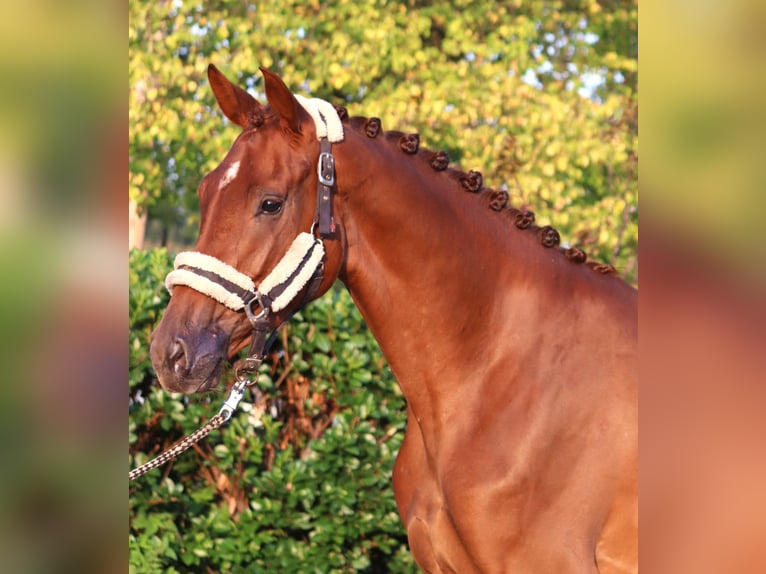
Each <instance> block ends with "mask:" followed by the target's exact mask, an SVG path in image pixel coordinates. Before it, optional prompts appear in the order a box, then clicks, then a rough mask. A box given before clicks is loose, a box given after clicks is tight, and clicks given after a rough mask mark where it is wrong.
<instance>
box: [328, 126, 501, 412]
mask: <svg viewBox="0 0 766 574" xmlns="http://www.w3.org/2000/svg"><path fill="white" fill-rule="evenodd" d="M336 155H337V158H338V160H337V161H338V163H337V166H338V167H337V170H338V182H339V183H338V185H339V199H340V205H339V207H340V208H341V209H342V213H340V217H341V219H342V225H343V228H344V236H345V240H346V242H347V247H346V264H345V268H344V270H343V271H342V273H341V280H342V281H343V282H344V283H345V285H346V286H347V288H348V289H349V291H350V293H351V296H352V298H353V299H354V301H355V303H356V305H357V307H358V308H359V310H360V311H361V313H362V315H363V317H364V318H365V320H366V321H367V324H368V326H369V327H370V329H371V331H372V333H373V335H374V336H375V338H376V340H377V341H378V343H379V344H380V347H381V349H382V351H383V353H384V355H385V356H386V358H387V359H388V361H389V363H390V365H391V367H392V369H393V371H394V374H395V375H396V377H397V379H398V381H399V383H400V385H401V386H402V390H403V392H404V394H405V396H407V399H408V401H409V402H410V404H411V406H414V407H416V406H417V404H418V403H421V404H422V405H424V406H423V407H422V408H421V411H423V410H428V409H431V408H432V407H433V406H434V404H433V403H434V401H433V395H434V392H433V391H434V389H433V385H432V383H433V379H434V378H435V377H438V376H439V372H440V369H443V370H444V371H445V373H446V372H447V371H449V372H451V373H453V374H454V373H456V372H457V371H458V369H457V368H456V365H455V360H456V357H458V356H475V355H476V353H477V352H478V351H479V349H473V348H470V347H471V346H472V345H473V346H480V345H482V344H484V340H483V339H482V338H481V337H479V336H477V333H475V331H476V329H475V328H474V327H476V326H477V325H479V324H481V325H482V332H486V331H487V328H488V329H489V332H491V327H492V325H491V322H492V321H493V320H495V314H494V313H493V308H492V306H493V305H494V304H496V301H497V299H498V298H497V296H496V294H494V295H493V292H494V291H495V290H496V289H497V286H498V284H499V283H501V282H502V281H501V277H500V276H499V274H500V273H501V270H500V269H499V266H498V265H497V249H498V244H502V242H504V241H506V239H505V236H506V235H507V233H505V232H503V230H502V227H501V226H502V223H503V222H502V221H499V218H500V217H501V216H499V215H497V214H493V213H492V212H491V211H490V210H489V209H488V207H487V206H486V204H485V203H484V202H483V201H482V200H481V199H479V198H478V197H475V196H474V197H471V196H470V195H469V194H468V193H467V192H464V191H462V190H460V189H459V185H458V184H457V182H456V181H454V180H453V179H451V178H450V177H449V176H448V175H447V174H446V173H444V172H435V171H433V170H432V168H431V167H430V166H429V165H428V163H427V162H425V161H422V160H421V159H419V158H417V157H412V156H408V155H405V154H404V153H402V152H401V151H400V150H399V149H398V147H397V146H396V145H392V144H389V143H388V142H382V141H378V140H367V139H366V138H365V137H364V136H359V135H358V134H356V133H350V134H348V140H347V142H346V144H344V145H343V146H338V150H337V152H336ZM344 166H349V167H347V168H345V169H344ZM505 223H506V230H507V225H508V222H505ZM468 333H470V334H471V335H472V336H466V334H468ZM429 395H430V396H429ZM425 405H428V406H425Z"/></svg>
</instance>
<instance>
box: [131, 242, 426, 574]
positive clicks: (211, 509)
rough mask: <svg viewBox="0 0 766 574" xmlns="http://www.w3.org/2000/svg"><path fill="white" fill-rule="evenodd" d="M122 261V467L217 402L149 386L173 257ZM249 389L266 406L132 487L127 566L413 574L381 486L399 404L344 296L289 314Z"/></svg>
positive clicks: (397, 438)
mask: <svg viewBox="0 0 766 574" xmlns="http://www.w3.org/2000/svg"><path fill="white" fill-rule="evenodd" d="M130 265H131V269H130V336H131V340H130V348H131V351H130V374H129V380H130V397H129V399H130V427H129V430H130V452H131V456H130V465H131V467H133V466H136V465H138V464H141V463H142V462H145V461H146V460H147V459H148V457H149V456H152V455H153V454H154V452H155V451H157V450H159V449H161V448H165V447H167V446H168V445H169V444H171V443H172V442H174V441H175V440H177V439H178V438H180V437H181V436H182V435H184V434H186V433H188V432H191V431H193V430H194V429H195V428H197V427H198V426H200V425H201V424H202V423H203V422H204V421H205V420H207V418H208V417H210V416H211V415H213V414H214V413H215V412H217V410H218V409H219V408H220V405H221V403H222V401H223V399H224V397H225V394H224V390H221V391H220V392H217V393H213V394H210V395H207V396H203V397H199V396H195V397H186V396H181V395H173V394H170V393H166V392H164V391H162V390H161V389H160V388H159V387H158V385H157V383H156V381H154V380H153V373H152V370H151V364H150V362H149V358H148V345H149V335H150V333H151V329H152V328H153V326H154V325H155V324H156V322H157V321H158V320H159V318H160V314H161V310H162V309H163V308H164V307H165V305H166V304H167V300H168V296H167V293H166V291H165V290H164V287H163V286H162V281H163V279H164V276H165V274H166V273H167V272H168V271H169V270H170V269H171V268H172V267H171V258H170V257H169V255H168V254H167V252H166V251H165V250H162V249H158V250H153V251H145V252H142V251H133V252H131V256H130ZM229 382H231V381H229ZM259 386H260V388H261V389H263V391H264V394H265V397H264V399H263V401H261V402H259V403H258V404H257V405H252V404H244V405H243V406H242V408H241V409H240V410H239V411H238V412H237V413H236V414H235V415H234V417H233V418H232V420H231V421H230V422H229V423H228V424H227V425H226V426H225V427H223V428H222V429H221V430H220V431H216V432H214V433H212V434H211V435H210V436H209V437H208V438H207V439H206V440H205V441H203V443H202V444H201V445H200V447H199V449H196V450H192V451H189V452H187V453H185V454H184V455H182V456H181V457H180V458H179V460H177V461H175V462H174V463H172V464H171V465H168V466H166V467H165V468H161V469H157V470H154V471H151V472H150V473H148V474H146V475H144V476H143V477H141V478H139V479H138V480H136V481H134V482H132V483H131V487H130V538H129V541H130V571H131V572H136V573H140V574H144V573H151V572H205V571H212V572H261V571H266V570H268V571H271V572H317V573H327V572H351V571H359V572H414V571H416V568H415V566H414V563H413V561H412V558H411V556H410V554H409V550H408V547H407V540H406V535H405V533H404V529H403V526H402V524H401V521H400V519H399V516H398V514H397V512H396V506H395V503H394V500H393V489H392V486H391V470H392V467H393V462H394V458H395V455H396V453H397V451H398V449H399V446H400V444H401V440H402V438H403V433H404V425H405V415H404V399H403V398H402V396H401V394H400V392H399V389H398V386H397V385H396V382H395V380H394V378H393V375H392V374H391V371H390V370H389V368H388V366H387V364H386V362H385V361H384V359H383V357H382V355H381V353H380V350H379V349H378V347H377V344H376V343H375V341H374V339H373V338H372V335H371V334H370V333H369V331H368V330H367V328H366V325H365V324H364V321H363V320H362V318H361V316H360V315H359V313H358V311H357V310H356V308H355V307H354V305H353V303H352V301H351V299H350V297H349V295H348V293H347V292H346V291H345V290H340V289H338V290H333V291H331V292H330V293H328V294H327V295H326V296H325V297H323V298H322V299H321V300H319V301H317V302H315V303H312V304H311V305H310V306H309V307H308V308H307V309H305V310H304V311H302V312H301V313H299V314H298V315H296V316H295V317H294V318H293V320H292V321H291V322H290V324H289V325H288V326H287V327H285V329H284V331H283V332H282V334H281V337H280V338H279V340H278V342H277V343H276V344H275V347H274V349H273V351H272V353H271V355H270V357H269V360H268V361H267V362H266V364H264V365H263V367H262V370H261V374H260V381H259ZM250 400H251V398H250V396H249V395H248V397H247V398H246V401H248V402H249V401H250ZM257 409H263V410H264V411H265V412H264V414H263V416H262V418H261V420H260V422H257V421H256V418H255V417H254V414H255V410H257Z"/></svg>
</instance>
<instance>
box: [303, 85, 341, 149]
mask: <svg viewBox="0 0 766 574" xmlns="http://www.w3.org/2000/svg"><path fill="white" fill-rule="evenodd" d="M295 98H296V99H297V100H298V103H299V104H300V105H301V106H303V109H305V110H306V111H307V112H308V113H309V115H310V116H311V118H312V119H313V120H314V125H315V126H316V130H317V139H322V138H324V137H326V138H327V139H328V141H329V142H330V143H338V142H342V141H343V124H342V123H341V121H340V117H339V116H338V112H337V111H336V110H335V106H333V105H332V104H331V103H330V102H326V101H325V100H322V99H320V98H306V97H305V96H301V95H299V94H296V95H295Z"/></svg>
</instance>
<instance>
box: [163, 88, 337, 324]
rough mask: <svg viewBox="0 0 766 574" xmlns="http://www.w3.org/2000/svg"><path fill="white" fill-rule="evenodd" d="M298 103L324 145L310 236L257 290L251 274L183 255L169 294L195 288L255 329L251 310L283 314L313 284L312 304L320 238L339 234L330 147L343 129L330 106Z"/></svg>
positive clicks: (297, 242)
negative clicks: (243, 315)
mask: <svg viewBox="0 0 766 574" xmlns="http://www.w3.org/2000/svg"><path fill="white" fill-rule="evenodd" d="M296 98H297V99H298V102H299V103H300V104H301V106H303V108H304V109H305V110H306V111H307V112H308V113H309V115H310V116H311V118H312V119H313V120H314V124H315V126H316V132H317V138H318V139H319V142H320V154H319V160H318V161H317V174H318V176H319V183H318V188H317V208H316V214H315V216H314V223H313V224H312V228H311V233H306V232H303V233H300V234H299V235H298V237H296V238H295V240H294V241H293V242H292V244H291V245H290V247H289V248H288V250H287V252H286V253H285V254H284V256H283V257H282V258H281V259H280V260H279V262H278V263H277V265H276V266H275V267H274V269H273V270H272V271H271V273H269V274H268V275H267V276H266V277H265V278H264V279H263V280H262V281H261V282H260V283H259V284H258V286H257V288H256V285H255V284H254V282H253V280H252V278H250V277H249V276H248V275H245V274H244V273H241V272H240V271H237V269H235V268H234V267H232V266H231V265H229V264H227V263H224V262H223V261H221V260H219V259H217V258H215V257H213V256H212V255H207V254H205V253H199V252H197V251H184V252H182V253H179V254H178V255H177V256H176V258H175V261H174V264H173V267H174V269H173V271H171V272H170V273H169V274H168V276H167V277H166V278H165V286H166V287H167V289H168V291H170V293H171V295H172V293H173V288H174V287H175V286H177V285H185V286H187V287H191V288H192V289H195V290H197V291H199V292H200V293H203V294H205V295H207V296H208V297H212V298H213V299H215V300H216V301H218V302H219V303H221V304H223V305H225V306H226V307H228V308H229V309H231V310H233V311H240V310H242V309H244V310H245V312H246V313H247V315H248V317H249V318H250V321H251V322H253V324H254V326H255V319H256V318H257V317H256V316H255V315H254V313H253V310H252V305H253V304H254V303H258V305H259V306H260V307H261V311H260V313H259V316H261V317H263V316H265V315H268V313H269V312H270V311H280V310H282V309H285V308H286V307H287V306H288V305H289V304H290V303H291V302H292V301H293V300H294V299H295V298H296V297H297V296H298V294H299V293H300V292H301V291H302V290H303V288H304V287H306V285H308V284H309V283H311V285H310V286H309V292H308V294H307V296H306V297H305V300H308V299H310V298H311V297H312V296H313V292H314V291H315V290H317V289H318V287H319V283H320V282H321V278H322V271H323V268H324V254H325V251H324V245H323V243H322V238H327V237H331V236H332V235H333V234H334V232H335V222H334V221H333V218H332V189H333V187H334V185H335V160H334V158H333V155H332V143H336V142H341V141H343V125H342V124H341V121H340V118H339V117H338V113H337V112H336V111H335V107H334V106H333V105H332V104H330V103H329V102H325V101H324V100H320V99H317V98H313V99H308V98H304V97H303V96H296ZM315 230H316V231H318V237H315V236H314V234H313V232H314V231H315Z"/></svg>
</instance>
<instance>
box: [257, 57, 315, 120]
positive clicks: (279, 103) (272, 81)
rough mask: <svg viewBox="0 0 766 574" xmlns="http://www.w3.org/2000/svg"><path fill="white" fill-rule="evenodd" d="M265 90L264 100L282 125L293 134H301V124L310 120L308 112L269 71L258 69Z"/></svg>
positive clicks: (280, 79)
mask: <svg viewBox="0 0 766 574" xmlns="http://www.w3.org/2000/svg"><path fill="white" fill-rule="evenodd" d="M260 70H261V73H262V74H263V80H264V83H265V88H266V99H267V100H268V101H269V104H270V105H271V107H272V109H274V111H275V112H277V114H278V115H279V119H280V121H281V122H282V125H283V126H285V127H286V128H288V129H289V130H290V131H292V132H294V133H301V124H302V123H303V122H304V121H305V120H307V119H310V116H309V115H308V112H306V110H304V109H303V107H302V106H301V105H300V104H299V103H298V100H297V99H295V96H294V95H293V93H292V92H291V91H290V89H289V88H288V87H287V86H286V85H285V83H284V82H283V81H282V78H280V77H279V76H277V75H276V74H275V73H274V72H272V71H271V70H268V69H267V68H264V67H263V66H261V67H260Z"/></svg>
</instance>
